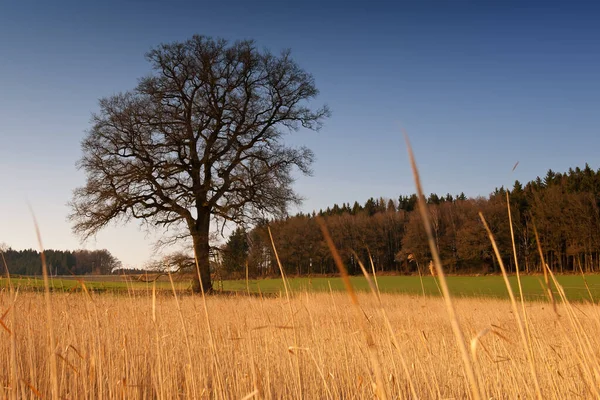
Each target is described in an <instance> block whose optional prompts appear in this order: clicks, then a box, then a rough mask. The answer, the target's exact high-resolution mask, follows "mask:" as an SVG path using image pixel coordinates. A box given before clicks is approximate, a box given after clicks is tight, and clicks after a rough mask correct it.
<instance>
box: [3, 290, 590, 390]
mask: <svg viewBox="0 0 600 400" xmlns="http://www.w3.org/2000/svg"><path fill="white" fill-rule="evenodd" d="M358 299H359V303H360V307H361V308H362V310H363V312H362V313H356V312H355V309H354V308H353V306H352V303H351V301H350V299H349V298H348V295H347V294H345V293H295V294H293V295H292V296H291V297H290V300H289V301H288V300H287V299H286V298H285V297H271V298H260V297H249V296H238V297H227V296H208V297H206V299H205V300H203V297H202V296H200V295H197V296H189V295H187V296H181V297H179V298H175V297H174V296H172V295H164V294H163V295H159V296H156V297H154V296H148V295H145V294H144V295H141V294H136V295H134V296H123V295H120V296H119V295H108V294H104V295H92V296H89V295H86V294H82V293H78V294H71V295H69V294H52V295H51V296H50V302H51V306H52V328H53V333H54V341H55V347H54V348H50V346H49V343H50V342H49V341H50V338H49V325H48V323H47V311H46V308H45V299H44V295H43V294H36V293H22V294H16V295H15V294H12V296H11V294H10V293H9V291H8V290H4V291H2V292H1V293H0V316H1V317H2V320H1V322H2V327H0V366H2V368H0V398H11V397H12V398H22V399H26V398H52V397H53V396H52V390H53V389H52V382H53V379H52V375H53V372H52V366H51V364H52V363H51V361H52V358H51V357H54V359H55V360H56V373H55V376H56V378H57V379H56V384H57V391H58V394H59V396H60V397H61V398H67V399H99V398H127V399H129V398H131V399H154V398H160V399H175V398H181V399H184V398H186V399H192V398H219V399H235V398H237V399H241V398H248V399H249V398H267V399H280V398H297V399H300V398H305V399H321V398H333V399H338V398H344V399H354V398H357V399H358V398H373V397H374V396H375V395H379V396H380V397H382V396H386V395H387V397H389V398H413V397H414V395H415V394H416V396H417V397H419V398H424V399H429V398H443V399H451V398H454V399H463V398H469V397H471V396H472V395H471V389H470V386H469V382H468V380H467V379H466V377H465V372H464V367H463V361H462V359H461V354H460V352H459V350H458V347H457V344H456V343H457V342H456V340H455V338H454V335H453V332H452V329H451V326H450V323H449V318H448V314H447V312H446V309H445V306H444V302H443V300H442V299H440V298H430V297H408V296H402V295H385V294H384V295H381V305H382V306H383V309H384V310H385V312H386V314H387V318H388V321H389V323H390V327H391V330H392V331H393V334H394V335H395V338H394V337H393V336H392V334H391V331H390V329H388V327H387V323H386V318H385V317H384V315H383V314H382V308H381V307H380V304H379V302H378V301H377V296H375V295H367V294H363V295H359V297H358ZM454 305H455V308H456V311H457V316H458V319H459V321H460V323H461V327H462V329H463V332H464V334H465V337H466V340H467V344H468V346H469V350H470V352H471V356H472V359H473V365H474V369H475V372H476V374H477V376H478V387H479V390H480V391H481V394H482V398H485V399H489V398H494V399H504V398H510V399H515V398H535V397H536V391H535V388H534V380H533V378H532V376H533V375H532V372H531V370H532V368H531V366H533V369H534V370H535V373H536V375H537V377H538V380H539V386H540V388H541V395H542V396H543V398H556V399H565V398H592V397H596V396H597V395H598V390H599V386H598V383H599V382H600V376H599V374H598V373H599V372H600V371H599V369H598V364H599V363H598V360H599V349H600V343H599V338H600V319H599V314H598V312H599V310H598V308H597V306H594V305H589V304H587V305H586V304H577V305H568V304H567V305H562V306H561V305H559V306H558V309H557V311H558V314H557V313H556V312H555V311H554V310H553V307H552V305H551V304H549V303H542V302H533V303H525V312H526V316H527V323H526V327H527V328H528V329H527V331H528V335H529V336H530V343H531V348H532V353H533V356H534V357H533V364H530V362H528V358H527V354H526V351H525V350H524V346H523V343H522V341H521V338H520V335H519V331H518V329H517V324H516V320H515V315H514V314H513V311H512V308H511V303H510V302H508V301H505V300H491V299H454ZM520 312H521V311H520ZM365 334H366V335H365ZM369 335H372V338H373V343H372V346H371V347H369V345H368V344H367V341H366V339H365V337H366V336H369ZM478 336H479V338H478V339H476V340H475V341H473V339H474V338H476V337H478ZM394 343H398V346H399V348H396V347H395V344H394ZM473 343H475V344H476V346H475V347H473V345H472V344H473ZM371 349H372V350H373V355H375V356H376V357H375V360H376V362H377V363H378V367H376V368H380V370H381V375H382V377H383V384H384V386H385V391H383V390H382V388H381V387H379V388H378V387H377V385H376V383H375V381H376V377H375V375H374V364H373V362H372V359H371V358H370V350H371ZM473 350H475V351H473ZM403 363H404V364H403ZM404 366H405V367H406V369H404ZM411 386H412V387H411Z"/></svg>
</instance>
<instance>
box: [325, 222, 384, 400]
mask: <svg viewBox="0 0 600 400" xmlns="http://www.w3.org/2000/svg"><path fill="white" fill-rule="evenodd" d="M317 224H318V225H319V227H320V228H321V232H322V233H323V237H324V239H325V242H326V243H327V246H328V247H329V251H330V252H331V255H332V256H333V260H334V262H335V265H336V266H337V268H338V270H339V271H340V275H341V277H342V280H343V281H344V285H345V287H346V292H348V295H349V296H350V299H351V301H352V304H353V305H354V310H355V312H356V320H357V321H359V323H360V327H361V329H362V331H363V334H364V337H365V342H366V344H367V350H368V351H369V358H370V360H371V366H372V368H373V371H374V373H375V394H376V395H377V397H378V398H380V399H383V400H386V399H388V397H389V396H388V391H387V387H386V385H385V381H384V379H383V372H382V370H381V364H380V361H379V356H378V354H377V348H376V347H375V342H374V341H373V336H372V335H371V332H370V330H369V328H368V326H367V325H366V321H365V320H364V318H363V317H364V313H363V311H362V310H361V308H360V304H359V302H358V297H357V296H356V293H355V292H354V289H353V287H352V283H351V282H350V277H349V276H348V270H347V269H346V266H345V265H344V262H343V261H342V257H340V253H339V252H338V250H337V247H336V246H335V244H334V243H333V239H331V235H330V234H329V229H327V225H325V221H323V219H322V218H321V217H317Z"/></svg>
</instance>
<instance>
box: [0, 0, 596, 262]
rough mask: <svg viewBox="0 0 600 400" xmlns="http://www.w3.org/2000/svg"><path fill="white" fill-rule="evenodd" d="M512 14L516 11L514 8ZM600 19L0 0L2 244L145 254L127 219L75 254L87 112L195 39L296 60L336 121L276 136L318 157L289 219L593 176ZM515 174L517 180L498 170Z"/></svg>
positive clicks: (297, 5) (131, 258)
mask: <svg viewBox="0 0 600 400" xmlns="http://www.w3.org/2000/svg"><path fill="white" fill-rule="evenodd" d="M520 3H523V4H520ZM599 17H600V6H598V5H596V4H595V3H594V2H561V3H553V2H549V1H547V2H528V3H527V4H524V2H511V1H498V2H493V1H484V2H481V1H480V2H475V1H473V2H467V1H456V2H451V1H394V2H377V1H370V2H351V1H347V2H341V1H340V2H333V1H331V2H328V1H320V2H311V1H298V2H290V3H289V4H288V3H287V2H259V1H257V2H247V1H238V2H231V1H229V2H228V1H222V2H203V1H193V2H191V1H190V2H184V1H169V2H165V1H139V2H128V1H118V2H117V1H110V0H107V1H103V2H95V4H91V2H81V1H54V2H45V1H37V2H34V1H20V2H17V1H10V0H5V1H2V2H0V37H1V38H2V40H0V139H1V141H0V171H1V174H2V175H1V182H2V186H1V188H2V190H1V192H0V193H1V195H2V196H1V202H0V243H6V244H8V245H10V246H12V247H13V248H18V249H20V248H29V247H33V248H35V247H37V243H36V239H35V232H34V228H33V222H32V218H31V215H30V212H29V210H28V204H31V206H32V208H33V210H34V212H35V214H36V216H37V218H38V220H39V223H40V228H41V231H42V236H43V240H44V246H45V247H46V248H57V249H75V248H79V247H86V248H107V249H108V250H109V251H111V252H112V253H113V254H114V255H116V256H117V257H118V258H119V259H121V260H122V261H123V262H124V263H125V264H126V265H132V266H141V265H142V264H143V263H144V262H145V261H146V260H147V259H148V258H150V257H151V256H152V246H151V244H152V242H153V239H154V238H155V235H147V234H146V233H145V232H144V231H143V230H141V229H140V228H139V226H138V225H136V224H135V223H133V224H130V225H127V226H124V227H123V226H114V227H109V228H107V229H106V230H105V231H103V232H102V233H100V234H99V235H98V236H97V238H96V239H95V240H91V241H88V242H86V243H84V244H81V243H80V242H79V239H78V238H77V237H75V236H73V235H72V233H71V231H70V226H69V223H68V222H67V221H66V216H67V214H68V212H69V209H68V207H67V205H66V204H67V202H68V201H69V199H70V197H71V192H72V190H73V189H74V188H75V187H77V186H80V185H82V184H83V182H84V175H83V173H82V172H81V171H78V170H77V169H76V168H75V162H76V160H77V159H78V158H79V157H80V155H81V153H80V148H79V143H80V141H81V139H82V138H83V136H84V134H85V131H86V129H88V127H89V120H90V115H91V113H92V112H94V111H96V110H97V101H98V99H99V98H101V97H104V96H110V95H112V94H115V93H117V92H120V91H126V90H129V89H132V88H133V87H134V86H135V85H136V83H137V79H138V78H140V77H142V76H144V75H145V74H147V73H148V72H149V66H148V64H147V63H146V61H145V59H144V53H145V52H147V51H148V50H149V49H150V48H151V47H153V46H155V45H157V44H159V43H161V42H170V41H179V40H185V39H187V38H188V37H190V36H191V35H193V34H196V33H198V34H204V35H210V36H219V37H224V38H226V39H230V40H238V39H246V38H252V39H255V40H256V41H257V43H258V44H259V45H260V46H264V47H266V48H269V49H270V50H272V51H279V50H280V49H283V48H291V49H292V52H293V56H294V58H295V59H296V61H297V62H298V63H299V64H300V65H301V66H302V67H303V68H305V69H306V70H307V71H309V72H311V73H312V74H313V75H314V77H315V79H316V82H317V86H318V87H319V89H320V90H321V95H320V96H319V98H318V99H317V101H316V103H315V105H320V104H323V103H327V104H328V105H329V106H330V108H331V109H332V111H333V116H332V117H331V118H330V119H329V120H328V121H327V122H326V124H325V127H324V128H323V129H322V130H321V131H320V132H318V133H314V132H298V133H297V134H294V135H292V136H289V137H288V138H287V140H288V142H289V143H291V144H294V145H306V146H308V147H310V148H312V149H313V150H314V152H315V154H316V157H317V161H316V162H315V164H314V166H313V169H314V176H313V177H308V178H307V177H299V178H298V181H297V183H296V186H295V187H296V189H297V191H298V192H300V193H301V194H302V195H303V196H304V197H305V198H306V201H305V203H304V205H303V207H302V211H311V210H313V209H317V210H318V209H319V208H325V207H327V206H330V205H333V203H338V204H341V203H343V202H353V201H355V200H358V201H360V202H364V201H365V200H366V199H367V198H369V197H371V196H374V197H378V196H383V197H391V198H397V196H398V195H400V194H410V193H412V192H413V191H414V184H413V182H412V178H411V174H410V169H409V164H408V160H407V156H406V147H405V145H404V140H403V136H402V129H405V130H406V131H407V132H408V134H409V136H410V139H411V141H412V144H413V146H414V150H415V153H416V157H417V162H418V165H419V167H420V168H421V174H422V178H423V183H424V188H425V190H426V192H428V193H429V192H435V193H439V194H445V193H447V192H450V193H453V194H455V193H459V192H461V191H464V192H465V193H466V194H467V195H468V196H478V195H484V196H487V195H488V194H489V193H490V192H491V191H493V190H494V188H495V187H499V186H501V185H509V186H510V185H512V182H514V180H515V179H519V180H521V181H523V182H526V181H529V180H531V179H534V178H535V177H536V176H538V175H541V176H543V175H544V174H545V173H546V171H547V170H548V169H550V168H551V169H553V170H555V171H561V172H562V171H566V170H567V169H568V168H569V167H576V166H583V165H584V164H585V163H586V162H588V163H589V164H590V166H591V167H592V168H594V169H598V168H599V167H600V160H599V157H598V154H599V149H600V134H599V132H598V131H599V128H600V112H599V109H600V107H599V106H600V78H599V76H598V71H600V25H599V24H598V22H597V21H598V20H599ZM517 161H519V166H518V168H517V169H516V170H515V171H514V172H511V170H512V167H513V165H514V164H515V163H516V162H517Z"/></svg>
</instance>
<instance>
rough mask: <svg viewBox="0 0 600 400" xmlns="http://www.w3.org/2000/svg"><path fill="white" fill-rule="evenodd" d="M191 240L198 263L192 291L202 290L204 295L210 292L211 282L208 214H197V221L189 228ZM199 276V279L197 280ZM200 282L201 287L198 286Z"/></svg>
mask: <svg viewBox="0 0 600 400" xmlns="http://www.w3.org/2000/svg"><path fill="white" fill-rule="evenodd" d="M190 231H191V232H190V233H191V234H192V240H193V243H194V256H195V257H196V262H197V263H198V270H197V271H196V273H195V274H194V282H193V285H192V289H193V290H194V292H196V293H199V292H202V290H204V292H205V293H208V292H211V291H212V281H211V278H210V245H209V241H208V239H209V233H210V213H209V212H208V211H207V212H203V213H200V212H199V213H198V219H197V220H196V223H195V225H194V226H193V227H191V228H190ZM198 275H200V279H198ZM200 282H202V285H200Z"/></svg>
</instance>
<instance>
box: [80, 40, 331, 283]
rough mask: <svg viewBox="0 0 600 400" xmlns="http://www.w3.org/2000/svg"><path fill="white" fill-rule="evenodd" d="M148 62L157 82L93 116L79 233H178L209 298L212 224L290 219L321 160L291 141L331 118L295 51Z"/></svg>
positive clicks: (113, 99) (234, 51)
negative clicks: (289, 210) (134, 227)
mask: <svg viewBox="0 0 600 400" xmlns="http://www.w3.org/2000/svg"><path fill="white" fill-rule="evenodd" d="M146 58H147V60H148V61H149V62H150V64H151V67H152V73H151V74H149V75H148V76H146V77H143V78H142V79H140V81H139V83H138V85H137V86H136V87H135V88H134V89H133V90H130V91H127V92H124V93H120V94H117V95H114V96H110V97H106V98H103V99H101V100H100V110H99V111H98V113H96V114H94V115H93V121H92V127H91V129H90V130H89V132H88V133H87V136H86V137H85V139H84V140H83V142H82V150H83V156H82V158H81V160H80V161H79V164H78V165H79V167H80V168H81V169H83V170H84V171H85V173H86V183H85V185H84V186H83V187H80V188H77V189H76V190H75V191H74V195H73V200H72V202H71V206H72V214H71V216H70V218H71V220H72V222H73V230H74V231H75V232H76V233H77V234H79V235H81V236H82V237H83V238H87V237H89V236H91V235H94V234H96V233H97V232H98V231H99V230H100V229H102V228H103V227H105V226H106V225H107V224H108V223H109V222H111V221H114V220H118V221H127V220H130V219H132V218H133V219H140V220H143V221H145V222H147V223H148V224H149V225H151V226H159V227H163V228H165V229H169V230H170V232H172V239H173V240H178V239H182V238H190V237H191V239H192V243H193V247H194V253H195V257H196V261H197V265H198V272H199V280H198V282H197V285H196V289H200V283H201V284H202V287H203V289H204V290H210V289H211V287H212V284H211V276H210V267H209V252H210V246H209V234H210V230H211V224H213V223H214V222H215V221H216V222H223V221H232V222H234V223H238V222H246V221H248V220H249V219H250V220H251V219H252V218H253V217H256V216H258V215H261V216H263V217H264V216H265V215H281V214H282V213H283V212H284V211H285V210H286V207H287V206H288V205H289V204H290V203H291V202H297V201H299V196H298V195H297V194H296V193H295V192H294V191H293V189H292V187H291V185H292V183H293V172H294V169H297V170H299V171H300V172H302V173H305V174H309V173H310V165H311V163H312V160H313V153H312V152H311V151H310V150H309V149H307V148H305V147H298V148H296V147H290V146H287V145H285V144H284V143H283V141H282V138H283V135H284V134H285V133H287V132H290V131H296V130H298V129H300V128H306V129H312V130H317V129H319V128H320V127H321V124H322V122H323V121H324V119H325V118H326V117H327V116H328V115H329V110H328V108H327V107H326V106H323V107H320V108H315V109H313V108H311V107H310V106H309V102H310V101H311V100H313V99H314V98H315V97H316V96H317V95H318V93H319V92H318V90H317V88H316V86H315V82H314V79H313V77H312V76H311V75H310V74H309V73H307V72H306V71H304V70H303V69H302V68H300V66H299V65H298V64H297V63H296V62H295V61H294V60H293V59H292V58H291V53H290V51H289V50H286V51H283V52H281V53H280V54H273V53H271V52H269V51H267V50H259V49H258V48H257V46H256V44H255V43H254V42H253V41H251V40H244V41H239V42H235V43H229V42H228V41H227V40H224V39H213V38H210V37H205V36H193V37H192V38H191V39H189V40H186V41H184V42H175V43H169V44H161V45H159V46H158V47H156V48H154V49H152V50H151V51H150V52H148V53H147V55H146Z"/></svg>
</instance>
